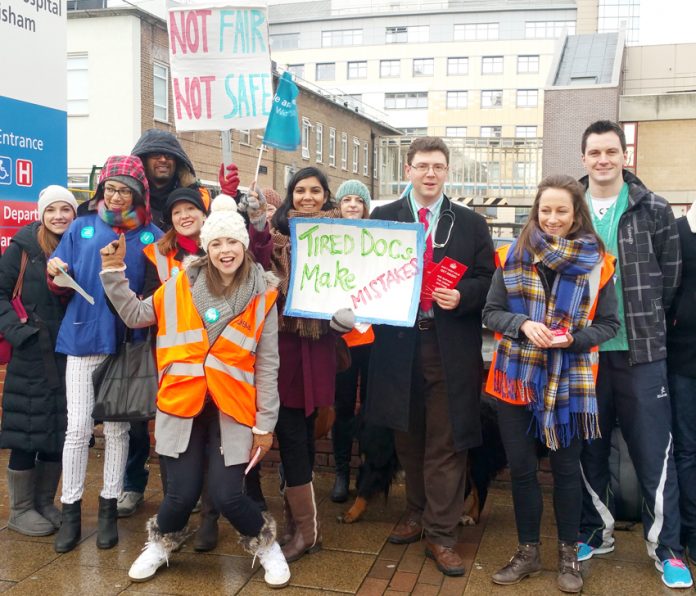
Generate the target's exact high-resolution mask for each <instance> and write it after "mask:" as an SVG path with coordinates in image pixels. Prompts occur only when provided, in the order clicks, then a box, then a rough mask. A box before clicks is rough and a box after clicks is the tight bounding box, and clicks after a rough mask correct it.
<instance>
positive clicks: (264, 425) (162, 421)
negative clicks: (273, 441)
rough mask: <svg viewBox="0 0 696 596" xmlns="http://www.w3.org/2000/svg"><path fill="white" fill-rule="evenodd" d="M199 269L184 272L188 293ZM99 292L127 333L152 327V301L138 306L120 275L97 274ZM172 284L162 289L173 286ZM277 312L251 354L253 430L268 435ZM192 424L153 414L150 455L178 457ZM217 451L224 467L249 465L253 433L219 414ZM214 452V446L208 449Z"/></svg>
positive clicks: (274, 407) (269, 279)
mask: <svg viewBox="0 0 696 596" xmlns="http://www.w3.org/2000/svg"><path fill="white" fill-rule="evenodd" d="M200 271H201V270H200V268H198V267H197V266H195V264H194V265H191V266H189V267H188V269H186V271H185V275H188V276H189V282H190V284H191V287H193V284H194V282H195V280H196V278H197V277H198V275H199V273H200ZM100 276H101V280H102V285H103V286H104V291H105V292H106V295H107V296H108V298H109V300H111V303H112V304H113V305H114V308H115V309H116V310H117V312H118V314H119V316H120V317H121V318H122V319H123V321H124V323H125V324H126V325H127V326H128V327H131V328H139V327H148V326H150V325H154V324H156V323H157V316H156V313H155V309H154V307H153V304H152V297H150V298H146V299H145V300H140V299H139V298H138V297H137V296H136V294H135V293H134V292H133V291H131V289H130V288H129V287H128V280H127V279H126V277H125V274H124V272H122V271H102V272H101V273H100ZM265 279H266V284H267V287H272V286H274V285H275V278H274V277H273V275H272V274H270V276H269V275H266V276H265ZM175 280H176V278H172V279H171V280H169V282H167V283H175ZM279 363H280V360H279V358H278V312H277V310H276V307H275V306H273V308H271V310H270V311H269V312H268V315H267V316H266V322H265V323H264V326H263V331H262V333H261V339H260V340H259V343H258V346H257V350H256V367H255V368H256V370H255V380H256V424H255V428H257V429H259V430H261V431H266V432H273V429H274V428H275V425H276V422H277V420H278V409H279V407H280V401H279V397H278V366H279ZM192 427H193V418H180V417H178V416H171V415H170V414H166V413H164V412H161V411H160V410H157V414H156V416H155V441H156V446H155V450H156V451H157V453H159V454H160V455H166V456H168V457H179V454H181V453H183V452H184V451H186V449H187V448H188V444H189V440H190V438H191V429H192ZM220 437H221V445H219V448H220V450H221V452H222V454H223V455H224V458H225V465H226V466H233V465H238V464H242V463H246V462H248V461H249V453H250V451H251V445H252V431H251V428H249V427H248V426H244V425H242V424H239V423H238V422H237V421H236V420H234V419H233V418H231V417H230V416H227V415H226V414H223V413H222V412H220ZM211 447H214V448H217V447H218V446H211Z"/></svg>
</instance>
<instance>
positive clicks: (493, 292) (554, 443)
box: [483, 176, 619, 592]
mask: <svg viewBox="0 0 696 596" xmlns="http://www.w3.org/2000/svg"><path fill="white" fill-rule="evenodd" d="M498 258H499V263H498V264H499V266H498V269H497V270H496V272H495V275H494V276H493V281H492V283H491V288H490V290H489V293H488V298H487V302H486V306H485V308H484V310H483V322H484V324H485V325H486V326H487V327H488V328H489V329H491V330H492V331H494V332H495V333H496V338H497V340H498V343H497V349H496V352H495V355H494V359H493V362H492V363H491V370H490V375H489V378H488V384H487V386H486V389H487V391H488V392H490V393H491V394H492V395H494V396H495V397H497V398H498V402H497V410H498V425H499V427H500V434H501V437H502V440H503V445H504V446H505V453H506V455H507V458H508V463H509V466H510V476H511V478H512V500H513V505H514V509H515V522H516V524H517V534H518V540H519V546H518V547H517V551H516V552H515V554H514V555H513V557H512V559H510V562H509V563H508V564H507V565H505V566H504V567H503V568H502V569H500V570H499V571H498V572H496V573H495V574H494V575H493V581H494V582H495V583H497V584H502V585H508V584H516V583H518V582H519V581H521V580H522V579H524V578H525V577H529V576H534V575H538V574H539V573H540V572H541V559H540V554H539V528H540V525H541V511H542V497H541V491H540V489H539V483H538V481H537V476H536V474H537V438H536V437H538V439H539V440H540V441H541V442H542V443H544V444H545V445H546V446H547V447H548V448H549V449H550V461H551V471H552V474H553V484H554V487H553V504H554V512H555V514H556V525H557V528H558V565H559V567H558V578H557V579H558V586H559V588H560V589H561V590H562V591H564V592H579V591H580V590H581V589H582V585H583V584H582V577H581V575H580V565H579V563H578V558H577V544H576V543H577V536H578V529H579V525H580V512H581V509H582V484H581V475H580V451H581V448H582V442H583V440H585V439H589V440H591V439H593V438H595V437H597V436H598V434H599V425H598V421H597V397H596V393H595V379H596V375H595V370H594V368H595V367H594V366H593V364H594V363H595V362H596V356H597V353H596V346H598V345H599V344H600V343H602V342H604V341H606V340H608V339H610V338H612V337H614V335H616V331H617V330H618V328H619V320H618V316H617V312H616V309H617V306H616V293H615V290H614V282H613V275H614V258H613V257H611V256H610V255H607V254H606V253H605V250H604V246H603V244H602V241H601V240H600V239H599V237H598V236H597V234H596V233H595V231H594V229H593V227H592V220H591V218H590V214H589V211H588V208H587V205H586V203H585V199H584V191H583V189H582V187H581V186H580V185H579V183H578V182H577V181H575V180H574V179H573V178H571V177H570V176H551V177H548V178H546V179H544V180H543V181H542V182H541V183H540V184H539V188H538V192H537V195H536V198H535V200H534V203H533V205H532V209H531V212H530V214H529V219H528V220H527V223H526V225H525V226H524V228H523V229H522V231H521V233H520V237H519V238H518V239H517V240H516V241H515V242H514V243H513V244H512V246H510V247H509V248H508V247H505V249H501V250H499V252H498ZM535 435H536V437H535Z"/></svg>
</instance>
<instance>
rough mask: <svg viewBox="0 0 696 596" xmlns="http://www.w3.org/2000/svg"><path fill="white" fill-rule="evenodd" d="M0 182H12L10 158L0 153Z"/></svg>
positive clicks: (7, 183)
mask: <svg viewBox="0 0 696 596" xmlns="http://www.w3.org/2000/svg"><path fill="white" fill-rule="evenodd" d="M0 184H6V185H9V184H12V159H11V158H10V157H5V156H4V155H0Z"/></svg>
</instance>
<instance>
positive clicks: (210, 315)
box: [203, 308, 220, 323]
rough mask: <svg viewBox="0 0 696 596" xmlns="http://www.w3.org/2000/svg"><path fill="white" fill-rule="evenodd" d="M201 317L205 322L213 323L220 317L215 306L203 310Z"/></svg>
mask: <svg viewBox="0 0 696 596" xmlns="http://www.w3.org/2000/svg"><path fill="white" fill-rule="evenodd" d="M203 318H204V319H205V320H206V322H207V323H214V322H215V321H217V320H218V319H219V318H220V313H219V312H218V310H217V308H209V309H208V310H206V311H205V314H204V315H203Z"/></svg>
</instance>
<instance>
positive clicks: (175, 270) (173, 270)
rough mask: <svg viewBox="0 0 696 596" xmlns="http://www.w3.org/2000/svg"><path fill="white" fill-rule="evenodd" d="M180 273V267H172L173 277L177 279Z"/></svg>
mask: <svg viewBox="0 0 696 596" xmlns="http://www.w3.org/2000/svg"><path fill="white" fill-rule="evenodd" d="M179 271H181V269H179V268H178V267H172V277H176V276H177V275H179Z"/></svg>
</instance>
